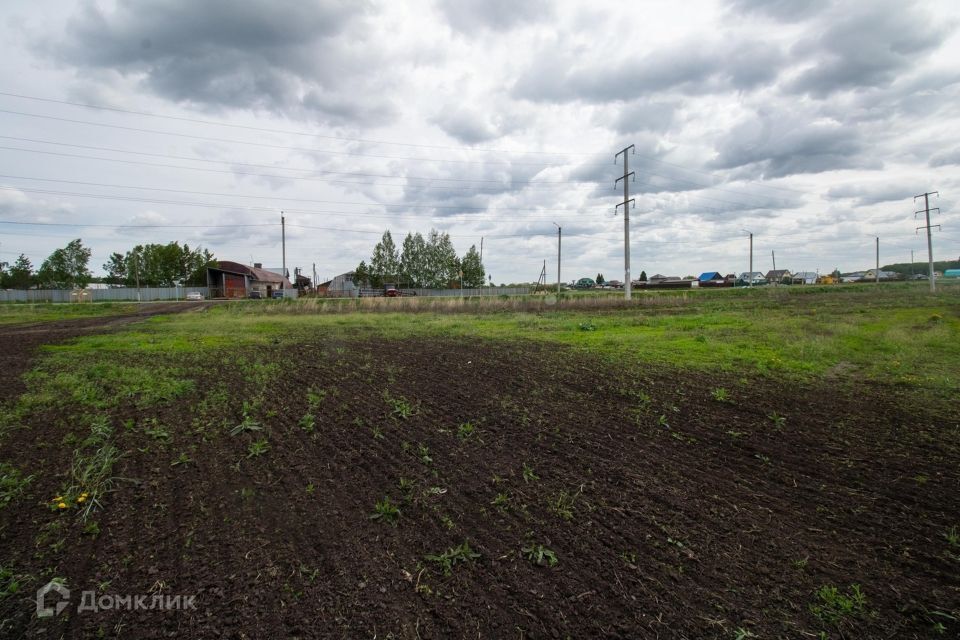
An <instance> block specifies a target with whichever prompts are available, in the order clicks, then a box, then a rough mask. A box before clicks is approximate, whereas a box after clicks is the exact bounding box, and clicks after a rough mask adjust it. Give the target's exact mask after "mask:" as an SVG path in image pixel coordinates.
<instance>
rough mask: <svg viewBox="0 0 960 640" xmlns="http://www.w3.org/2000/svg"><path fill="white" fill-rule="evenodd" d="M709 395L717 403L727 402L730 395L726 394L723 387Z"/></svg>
mask: <svg viewBox="0 0 960 640" xmlns="http://www.w3.org/2000/svg"><path fill="white" fill-rule="evenodd" d="M710 395H711V396H713V399H714V400H716V401H717V402H729V400H730V394H728V393H727V390H726V389H724V388H723V387H717V388H716V389H714V390H713V391H711V392H710Z"/></svg>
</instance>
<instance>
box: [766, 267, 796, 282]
mask: <svg viewBox="0 0 960 640" xmlns="http://www.w3.org/2000/svg"><path fill="white" fill-rule="evenodd" d="M766 279H767V282H769V283H771V284H790V282H791V279H790V271H789V270H787V269H771V270H770V271H767V275H766Z"/></svg>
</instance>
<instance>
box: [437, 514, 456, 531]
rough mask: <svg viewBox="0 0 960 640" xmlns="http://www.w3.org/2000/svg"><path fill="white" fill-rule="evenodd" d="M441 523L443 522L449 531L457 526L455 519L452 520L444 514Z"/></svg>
mask: <svg viewBox="0 0 960 640" xmlns="http://www.w3.org/2000/svg"><path fill="white" fill-rule="evenodd" d="M440 522H442V523H443V526H445V527H446V528H447V529H453V528H454V527H456V526H457V524H456V523H455V522H454V521H453V518H451V517H450V516H448V515H447V514H443V515H442V516H440Z"/></svg>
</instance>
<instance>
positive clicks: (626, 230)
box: [613, 145, 637, 300]
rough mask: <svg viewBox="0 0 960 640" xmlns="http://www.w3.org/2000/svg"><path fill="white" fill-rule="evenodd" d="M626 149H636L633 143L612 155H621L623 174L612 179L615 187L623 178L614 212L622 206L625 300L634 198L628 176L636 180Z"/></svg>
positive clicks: (628, 291)
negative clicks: (630, 167) (620, 196)
mask: <svg viewBox="0 0 960 640" xmlns="http://www.w3.org/2000/svg"><path fill="white" fill-rule="evenodd" d="M627 151H630V152H632V153H634V154H635V153H636V152H637V150H636V148H635V147H634V146H633V145H630V146H629V147H624V148H623V149H622V150H620V151H618V152H617V153H615V154H614V156H613V163H614V164H616V163H617V158H619V157H620V155H621V154H622V155H623V175H622V176H620V177H619V178H617V179H616V180H614V181H613V187H614V188H616V187H617V183H619V182H620V181H621V180H623V202H621V203H620V204H618V205H617V206H616V207H614V209H613V210H614V212H616V211H617V209H619V208H620V207H623V270H624V277H623V297H624V299H626V300H629V299H630V293H631V290H632V286H633V284H632V282H631V280H630V203H631V202H635V200H633V199H631V198H630V176H633V179H634V180H636V174H634V172H633V171H628V168H629V167H628V163H627Z"/></svg>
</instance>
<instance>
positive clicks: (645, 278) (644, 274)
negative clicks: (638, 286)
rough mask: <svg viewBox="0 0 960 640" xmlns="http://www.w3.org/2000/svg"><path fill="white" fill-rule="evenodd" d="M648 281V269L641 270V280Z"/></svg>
mask: <svg viewBox="0 0 960 640" xmlns="http://www.w3.org/2000/svg"><path fill="white" fill-rule="evenodd" d="M646 281H647V272H646V271H641V272H640V282H646Z"/></svg>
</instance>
